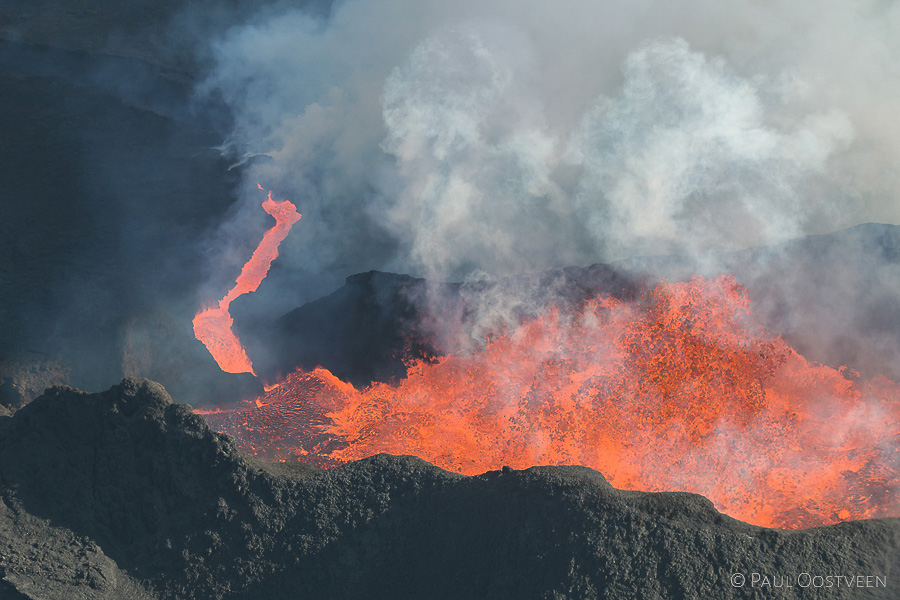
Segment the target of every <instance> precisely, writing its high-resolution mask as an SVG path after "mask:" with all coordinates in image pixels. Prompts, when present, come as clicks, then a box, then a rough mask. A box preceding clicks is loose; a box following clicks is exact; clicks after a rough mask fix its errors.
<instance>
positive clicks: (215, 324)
mask: <svg viewBox="0 0 900 600" xmlns="http://www.w3.org/2000/svg"><path fill="white" fill-rule="evenodd" d="M260 189H262V186H260ZM262 207H263V210H264V211H266V212H267V213H269V214H270V215H272V216H273V217H275V225H274V226H272V228H271V229H269V230H268V231H266V233H265V235H263V239H262V241H261V242H260V243H259V245H258V246H257V247H256V250H254V251H253V256H251V257H250V260H248V261H247V262H246V264H244V268H243V269H241V274H240V275H238V278H237V280H235V286H234V287H233V288H231V291H229V292H228V294H226V295H225V297H224V298H222V299H221V300H219V304H218V305H217V306H211V307H208V308H204V309H203V310H201V311H200V312H198V313H197V314H196V315H194V336H195V337H196V338H197V339H198V340H200V341H201V342H203V345H204V346H206V349H207V350H209V353H210V354H212V356H213V358H214V359H216V362H217V363H219V367H220V368H221V369H222V370H223V371H225V372H226V373H253V364H252V363H251V362H250V358H249V357H248V356H247V353H246V352H245V351H244V347H243V346H242V345H241V342H240V340H239V339H238V338H237V336H236V335H235V334H234V332H233V331H232V329H231V326H232V324H233V323H234V321H233V319H232V318H231V314H230V313H229V312H228V307H229V305H231V301H232V300H234V299H235V298H237V297H238V296H240V295H241V294H246V293H247V292H255V291H256V289H257V288H258V287H259V284H260V283H262V280H263V279H265V278H266V275H268V273H269V267H271V266H272V261H273V260H275V258H276V257H277V256H278V246H279V244H281V242H282V241H284V238H286V237H287V234H288V232H289V231H290V230H291V226H292V225H293V224H294V223H296V222H297V221H299V220H300V213H298V212H297V207H296V206H294V205H293V204H292V203H291V202H288V201H287V200H283V201H280V202H276V201H275V200H272V192H271V191H270V192H269V195H268V198H267V199H266V200H265V202H263V204H262ZM253 374H254V375H255V374H256V373H253Z"/></svg>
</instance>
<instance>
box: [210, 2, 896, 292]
mask: <svg viewBox="0 0 900 600" xmlns="http://www.w3.org/2000/svg"><path fill="white" fill-rule="evenodd" d="M677 4H678V6H677V7H675V6H672V4H671V3H663V2H652V1H645V2H630V3H624V2H623V3H603V4H602V5H598V4H597V3H588V2H584V3H574V2H573V3H569V4H567V5H566V7H565V9H564V10H563V9H560V8H559V7H556V8H552V7H550V6H548V5H546V3H538V2H525V3H522V2H515V3H512V2H496V1H495V2H489V3H475V2H462V3H455V4H454V5H453V6H452V7H450V6H447V5H445V4H443V3H432V2H426V3H417V4H416V5H415V6H410V5H409V4H408V3H400V2H377V3H376V2H370V1H365V0H360V1H355V2H346V3H343V4H340V5H338V6H337V7H335V8H334V10H333V12H332V15H331V17H329V18H328V19H322V18H314V17H309V16H306V15H305V14H304V13H303V12H301V11H299V10H283V11H281V12H272V11H271V10H270V11H268V12H266V13H265V14H262V15H260V16H259V17H258V18H256V19H255V20H252V21H251V22H249V23H248V24H246V25H244V26H241V27H237V28H234V29H232V30H230V31H229V33H228V34H227V35H226V36H224V37H223V38H222V39H220V40H219V41H218V42H217V43H216V44H215V45H214V47H213V56H214V57H215V65H216V66H215V68H214V70H213V71H212V72H211V74H210V76H209V78H208V79H207V80H206V81H205V83H204V84H203V86H202V88H201V92H202V93H203V94H211V95H217V96H220V97H221V98H222V99H223V100H224V101H225V102H226V103H227V104H228V105H229V106H230V107H231V108H232V110H233V111H234V113H235V115H236V126H235V128H234V130H233V132H232V135H231V137H230V138H229V140H228V143H227V144H226V149H227V151H228V152H229V153H230V155H231V156H232V157H233V158H234V160H235V161H236V162H239V163H241V164H243V165H244V166H245V172H246V179H247V189H248V190H250V189H251V186H255V183H256V181H260V180H264V181H265V182H266V185H271V186H272V187H273V188H274V189H276V190H277V192H276V193H277V194H279V195H281V196H282V197H290V198H291V199H292V200H294V201H296V202H297V203H298V207H299V209H300V210H301V211H303V212H304V214H305V215H309V219H308V221H306V222H305V225H304V227H303V228H302V232H300V234H298V235H297V236H296V237H295V239H294V240H292V241H291V244H292V246H293V247H292V249H291V248H290V247H289V248H286V259H287V260H286V261H285V263H284V268H286V269H289V270H291V271H292V272H294V274H295V275H296V276H297V277H307V278H309V277H312V278H315V277H317V276H321V274H323V273H331V274H334V273H339V275H338V277H343V276H344V275H346V274H348V273H350V272H355V271H360V270H367V269H371V268H385V269H391V270H396V271H403V272H411V273H413V274H417V275H423V276H427V277H429V278H433V279H444V280H446V279H464V278H479V277H483V276H484V275H485V274H488V275H493V276H503V275H507V274H510V273H514V272H520V271H532V270H538V269H544V268H548V267H558V266H563V265H572V264H590V263H594V262H599V261H609V260H613V259H617V258H623V257H626V256H629V255H635V254H653V253H680V254H687V255H695V256H700V255H703V254H705V253H708V252H711V251H722V250H734V249H738V248H744V247H749V246H754V245H763V244H772V243H777V242H781V241H784V240H786V239H789V238H791V237H796V236H799V235H803V234H807V233H820V232H826V231H832V230H836V229H841V228H844V227H847V226H850V225H854V224H857V223H860V222H867V221H883V222H897V221H900V203H897V202H896V198H897V193H898V190H900V180H898V176H897V175H895V174H893V169H892V167H893V166H895V165H896V164H897V163H898V159H900V125H898V124H897V123H898V121H897V120H896V119H893V118H892V111H893V108H892V107H893V105H894V102H895V98H897V97H900V83H898V80H897V78H896V77H892V76H891V73H892V72H896V69H897V66H898V60H900V59H898V57H900V48H898V45H900V42H898V41H897V40H898V39H900V37H898V36H896V35H893V34H892V31H893V32H896V31H897V26H898V25H900V7H898V5H896V4H894V3H883V2H876V1H870V2H851V1H849V0H847V1H843V0H838V1H835V2H830V3H829V4H828V5H827V6H821V5H820V4H818V3H816V4H814V3H811V2H800V3H797V2H786V1H783V2H777V1H776V2H769V3H765V4H760V3H756V2H749V1H747V2H739V3H731V4H730V5H729V6H728V7H724V6H719V5H718V4H715V3H708V2H704V1H701V0H692V1H689V2H681V3H677ZM249 196H252V194H249ZM253 201H254V200H248V202H253ZM323 281H324V280H323ZM292 300H293V301H294V304H296V301H297V298H293V299H292Z"/></svg>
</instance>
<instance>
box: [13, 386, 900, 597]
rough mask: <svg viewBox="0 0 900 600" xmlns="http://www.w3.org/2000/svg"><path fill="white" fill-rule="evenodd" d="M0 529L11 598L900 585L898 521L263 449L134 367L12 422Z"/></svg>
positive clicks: (540, 475)
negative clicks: (762, 519) (734, 513)
mask: <svg viewBox="0 0 900 600" xmlns="http://www.w3.org/2000/svg"><path fill="white" fill-rule="evenodd" d="M501 466H502V465H498V469H499V467H501ZM0 540H2V542H0V597H3V598H7V597H9V598H122V599H126V600H128V599H143V598H191V599H193V598H197V599H199V598H234V599H238V598H240V599H249V598H267V599H278V598H304V597H310V598H367V599H368V598H417V599H418V598H516V599H522V598H596V597H604V598H713V597H715V598H744V597H761V596H760V594H761V595H766V594H769V593H775V592H778V590H773V589H772V588H771V587H770V588H768V589H766V588H761V587H760V581H762V580H761V579H760V580H758V581H756V583H755V584H752V585H751V582H753V581H754V579H752V578H753V574H754V573H755V574H757V575H758V576H759V577H762V576H766V577H768V581H769V582H770V584H771V582H772V581H773V580H774V582H776V583H778V582H787V583H788V584H789V585H792V586H794V589H793V590H787V591H788V592H791V593H794V594H796V595H797V596H802V597H804V598H896V597H897V592H898V588H897V586H898V583H900V582H898V581H897V579H898V577H900V519H880V520H869V521H859V522H849V523H843V524H839V525H834V526H829V527H821V528H816V529H810V530H805V531H781V530H771V529H765V528H760V527H755V526H751V525H748V524H745V523H741V522H739V521H736V520H734V519H731V518H729V517H727V516H724V515H722V514H720V513H718V512H717V511H716V510H715V509H714V508H713V506H712V504H711V503H710V502H709V501H708V500H706V499H705V498H703V497H701V496H697V495H693V494H686V493H658V494H652V493H641V492H628V491H621V490H616V489H614V488H613V487H612V486H610V485H609V483H607V481H606V480H605V479H604V478H603V476H602V475H601V474H599V473H597V472H595V471H592V470H590V469H586V468H581V467H534V468H531V469H527V470H523V471H515V470H512V469H502V470H498V471H492V472H488V473H485V474H483V475H480V476H476V477H465V476H462V475H458V474H454V473H450V472H447V471H443V470H441V469H438V468H436V467H434V466H433V465H430V464H428V463H426V462H424V461H421V460H419V459H416V458H414V457H398V456H388V455H379V456H374V457H371V458H368V459H365V460H362V461H358V462H355V463H349V464H346V465H344V466H342V467H338V468H334V469H331V470H328V471H322V470H319V469H316V468H313V467H306V466H300V465H288V464H285V463H282V464H265V463H260V462H256V461H254V460H252V459H251V458H249V457H247V456H246V455H244V454H242V453H241V452H240V451H239V450H238V449H237V448H236V447H235V444H234V442H233V440H231V439H230V438H228V437H226V436H223V435H221V434H218V433H215V432H213V431H211V430H210V429H209V427H207V425H206V424H205V422H204V421H203V419H202V418H201V417H200V416H198V415H195V414H193V412H192V410H191V408H190V407H189V406H187V405H183V404H175V403H173V402H172V400H171V398H170V397H169V395H168V394H167V393H166V391H165V390H164V389H163V388H162V386H160V385H159V384H156V383H154V382H152V381H149V380H146V379H138V378H128V379H125V380H124V381H122V383H121V384H120V385H117V386H114V387H113V388H111V389H109V390H108V391H106V392H103V393H99V394H87V393H84V392H81V391H78V390H76V389H73V388H68V387H57V388H53V389H51V390H48V392H47V393H46V394H44V395H43V396H41V397H40V398H38V399H36V400H35V401H33V402H32V403H30V404H28V405H27V406H25V407H23V408H21V409H20V410H18V411H17V412H16V413H15V415H14V416H13V417H12V418H3V419H0ZM735 574H740V575H741V576H743V577H745V580H744V585H743V587H735V586H734V583H739V582H740V577H736V578H734V579H733V577H735ZM857 575H862V576H873V577H874V576H878V577H880V578H882V579H880V580H874V579H869V580H866V579H865V578H863V579H862V580H857V579H856V576H857ZM816 576H822V577H823V578H824V577H826V576H831V577H832V579H831V580H829V581H831V582H832V587H830V588H827V587H815V586H813V585H812V584H811V581H812V579H811V578H812V577H816ZM837 576H841V577H843V579H836V577H837ZM850 577H852V578H853V579H852V581H853V583H854V584H856V583H857V582H858V581H862V582H864V583H866V582H868V583H870V584H873V585H878V582H879V581H883V582H885V583H884V585H883V586H881V587H871V588H857V587H853V588H850V587H848V583H847V582H849V581H851V580H850V579H849V578H850ZM824 581H825V579H822V582H824ZM816 582H817V583H818V582H819V580H816ZM835 582H840V583H841V585H842V587H840V588H838V587H836V585H837V584H836V583H835ZM804 586H807V587H804Z"/></svg>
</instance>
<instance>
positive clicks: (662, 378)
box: [198, 276, 900, 528]
mask: <svg viewBox="0 0 900 600" xmlns="http://www.w3.org/2000/svg"><path fill="white" fill-rule="evenodd" d="M226 298H227V297H226ZM198 412H201V413H204V414H205V415H206V418H207V420H208V421H209V423H210V425H211V426H212V427H213V428H215V429H217V430H219V431H222V432H225V433H227V434H229V435H232V436H233V437H235V438H236V439H237V440H238V444H239V445H240V446H241V447H243V448H244V449H245V450H246V451H247V452H248V453H250V454H253V455H259V456H262V457H265V458H267V459H270V460H302V461H305V462H310V463H314V464H319V465H322V466H326V467H327V466H333V465H338V464H341V463H343V462H346V461H351V460H356V459H360V458H363V457H366V456H370V455H372V454H376V453H379V452H387V453H391V454H413V455H416V456H418V457H420V458H423V459H425V460H427V461H430V462H432V463H434V464H436V465H438V466H440V467H443V468H445V469H448V470H452V471H457V472H460V473H464V474H477V473H482V472H485V471H487V470H490V469H496V468H498V467H499V466H501V465H509V466H512V467H514V468H524V467H529V466H532V465H538V464H546V465H559V464H579V465H585V466H588V467H592V468H594V469H597V470H598V471H600V472H602V473H603V474H604V475H605V476H606V477H607V479H608V480H609V481H610V483H611V484H613V485H614V486H616V487H618V488H625V489H635V490H642V491H673V490H682V491H689V492H695V493H699V494H703V495H704V496H706V497H707V498H709V499H710V500H712V502H713V503H714V504H715V505H716V507H717V508H718V509H719V510H720V511H722V512H724V513H726V514H728V515H731V516H733V517H736V518H739V519H741V520H744V521H747V522H750V523H754V524H757V525H762V526H769V527H785V528H798V527H810V526H816V525H823V524H828V523H835V522H838V521H843V520H848V519H860V518H869V517H884V516H898V515H900V502H898V496H897V490H898V487H900V452H898V447H900V386H898V385H897V384H896V383H895V382H893V381H890V380H887V379H885V378H876V379H872V380H868V381H866V380H862V379H860V378H859V377H858V376H857V375H856V373H855V372H853V371H852V370H850V369H847V368H841V369H834V368H831V367H828V366H823V365H819V364H815V363H812V362H810V361H808V360H806V359H805V358H804V357H803V356H801V355H800V354H798V353H797V352H796V351H794V350H793V349H792V348H791V347H790V346H789V345H788V344H787V343H786V342H784V340H782V339H781V338H780V337H778V336H773V335H771V334H769V333H767V332H766V331H765V330H764V329H763V328H761V327H759V326H758V325H757V324H756V323H755V321H754V319H753V315H752V311H751V303H750V298H749V295H748V293H747V291H746V290H745V289H744V288H743V287H742V286H741V285H740V284H739V283H738V282H737V281H736V280H735V278H734V277H732V276H721V277H718V278H716V279H702V278H694V279H692V280H691V281H689V282H681V283H669V282H661V283H659V284H658V285H656V287H654V288H652V289H649V290H647V291H646V292H645V293H643V294H642V295H641V296H640V297H638V298H636V299H635V300H633V301H622V300H616V299H614V298H608V297H603V296H597V297H595V298H593V299H590V300H589V301H588V302H587V303H586V304H585V305H584V306H582V307H581V308H579V309H567V310H564V309H561V308H557V307H548V308H547V309H546V311H545V312H543V314H541V315H539V316H537V317H534V318H529V319H527V320H523V322H521V323H520V324H519V326H518V327H516V328H514V329H512V330H509V331H505V332H500V333H496V334H494V335H492V336H491V338H490V339H489V340H486V341H485V343H484V344H483V345H482V346H481V347H480V348H478V349H476V350H474V351H468V352H465V353H462V352H460V353H450V354H447V355H445V356H440V357H437V358H435V359H434V360H430V361H425V360H417V361H413V362H411V363H410V364H409V365H408V373H407V376H406V377H405V378H404V379H402V380H400V381H397V382H393V383H375V384H372V385H371V386H369V387H366V388H364V389H357V388H355V387H354V386H352V385H350V384H349V383H346V382H343V381H341V380H340V379H338V378H337V377H335V376H334V375H333V374H332V373H331V372H329V371H328V370H326V369H324V368H321V367H319V368H316V369H314V370H312V371H309V372H303V371H297V372H294V373H292V374H291V375H289V376H288V377H287V378H285V379H284V380H283V381H281V382H279V383H278V384H276V385H273V386H268V387H267V388H266V391H265V393H264V394H263V395H262V396H261V397H259V398H256V399H253V400H249V401H246V402H244V403H242V404H241V405H239V406H236V407H231V408H228V409H224V410H222V409H219V410H215V411H198Z"/></svg>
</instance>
